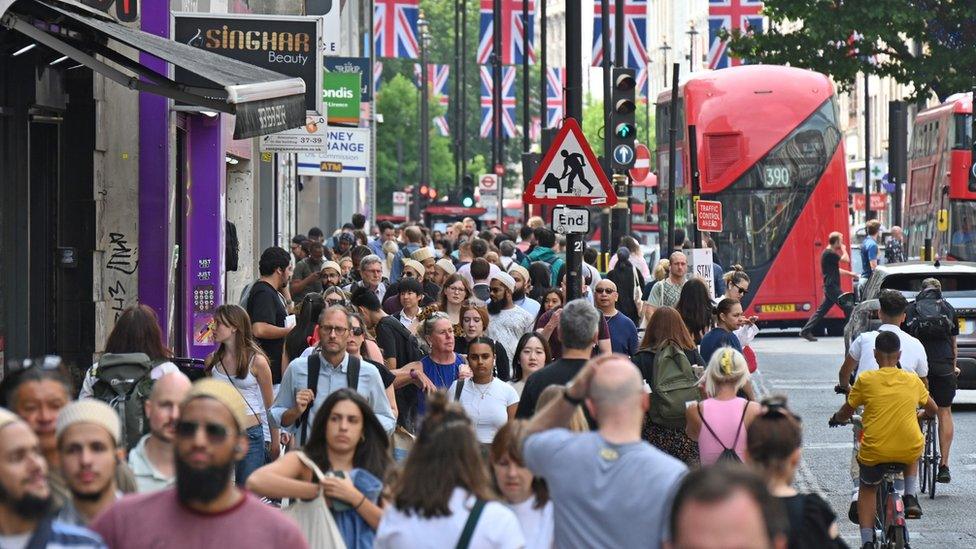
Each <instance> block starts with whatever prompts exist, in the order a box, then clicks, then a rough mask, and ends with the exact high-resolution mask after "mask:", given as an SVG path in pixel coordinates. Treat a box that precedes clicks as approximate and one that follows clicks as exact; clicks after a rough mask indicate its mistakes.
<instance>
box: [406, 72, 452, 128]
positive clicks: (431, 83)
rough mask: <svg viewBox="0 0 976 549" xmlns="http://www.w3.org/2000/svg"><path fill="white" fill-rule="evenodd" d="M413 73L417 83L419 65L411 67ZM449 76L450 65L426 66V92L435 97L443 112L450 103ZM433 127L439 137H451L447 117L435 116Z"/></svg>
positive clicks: (418, 80) (419, 75) (418, 79)
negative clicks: (435, 128)
mask: <svg viewBox="0 0 976 549" xmlns="http://www.w3.org/2000/svg"><path fill="white" fill-rule="evenodd" d="M413 72H414V76H416V82H418V83H419V82H420V77H421V74H420V72H421V71H420V65H419V64H415V65H414V66H413ZM450 74H451V66H450V65H427V91H428V93H430V95H431V96H436V97H437V102H438V103H439V104H441V105H442V106H443V107H444V109H445V111H446V109H447V108H448V105H449V103H450V84H449V82H450ZM434 126H436V127H437V132H438V133H439V134H440V135H442V136H444V137H447V136H449V135H451V132H450V126H449V125H448V124H447V115H440V116H435V117H434Z"/></svg>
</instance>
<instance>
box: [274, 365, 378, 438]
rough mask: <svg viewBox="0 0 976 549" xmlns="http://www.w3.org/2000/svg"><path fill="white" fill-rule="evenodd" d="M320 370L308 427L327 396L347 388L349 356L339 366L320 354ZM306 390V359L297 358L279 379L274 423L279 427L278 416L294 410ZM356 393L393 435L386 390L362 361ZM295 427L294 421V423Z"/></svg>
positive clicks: (369, 366)
mask: <svg viewBox="0 0 976 549" xmlns="http://www.w3.org/2000/svg"><path fill="white" fill-rule="evenodd" d="M319 358H320V359H321V360H322V367H321V368H320V369H319V383H318V387H317V388H316V390H315V400H314V401H312V410H311V411H310V412H309V418H310V419H309V424H311V423H312V419H311V418H314V417H315V414H316V412H318V410H319V408H320V407H321V406H322V403H323V402H325V399H326V398H328V396H329V395H331V394H332V393H334V392H336V391H338V390H339V389H343V388H347V387H348V385H347V384H346V370H347V368H348V367H349V353H346V354H345V355H343V358H342V362H341V363H339V365H338V366H334V365H332V364H330V363H329V361H328V360H326V359H325V357H324V356H322V355H321V354H320V355H319ZM307 388H308V358H307V357H298V358H296V359H295V360H292V361H291V364H289V365H288V369H287V370H285V375H284V376H283V377H282V379H281V387H280V388H279V389H278V396H277V397H275V401H274V404H272V405H271V416H272V417H273V418H274V420H275V422H277V423H278V424H279V425H281V416H283V415H284V414H285V412H287V411H288V410H289V409H290V408H292V407H293V406H295V393H297V392H298V391H299V390H301V389H307ZM356 392H357V393H359V394H360V395H362V396H363V398H365V399H366V401H367V402H369V405H370V407H371V408H372V409H373V412H374V413H375V414H376V419H378V420H380V424H381V425H382V426H383V428H384V429H386V432H387V433H392V432H393V429H394V428H395V427H396V418H395V417H393V409H392V408H391V407H390V400H389V399H388V398H387V397H386V389H385V388H384V387H383V378H381V377H380V372H379V370H377V369H376V366H373V365H372V364H370V363H369V362H366V361H365V360H360V361H359V386H358V387H357V388H356ZM296 423H297V421H296ZM287 427H290V430H291V431H292V432H295V431H296V429H295V424H292V425H290V426H287Z"/></svg>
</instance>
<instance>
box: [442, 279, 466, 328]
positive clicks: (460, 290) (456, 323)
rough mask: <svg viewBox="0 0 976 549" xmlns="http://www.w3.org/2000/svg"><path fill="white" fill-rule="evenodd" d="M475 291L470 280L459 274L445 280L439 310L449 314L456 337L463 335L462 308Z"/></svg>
mask: <svg viewBox="0 0 976 549" xmlns="http://www.w3.org/2000/svg"><path fill="white" fill-rule="evenodd" d="M472 295H473V291H472V290H471V284H469V283H468V280H467V279H466V278H464V277H463V276H461V275H459V274H456V273H455V274H452V275H451V276H449V277H447V278H446V279H445V280H444V285H443V286H442V287H441V297H440V299H439V300H438V302H437V303H438V309H440V311H441V312H442V313H445V314H447V317H448V318H449V319H450V320H451V325H452V326H453V327H454V335H455V336H457V337H460V336H461V335H462V327H461V307H463V306H464V304H465V303H467V302H468V300H469V299H471V296H472Z"/></svg>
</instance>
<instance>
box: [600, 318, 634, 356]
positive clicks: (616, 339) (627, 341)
mask: <svg viewBox="0 0 976 549" xmlns="http://www.w3.org/2000/svg"><path fill="white" fill-rule="evenodd" d="M604 318H606V319H607V328H608V329H609V331H610V347H611V348H612V349H613V352H615V353H620V354H623V355H627V356H634V355H635V354H637V347H638V344H637V325H636V324H634V321H633V320H631V319H629V318H627V317H626V316H624V315H623V314H621V313H620V312H619V311H618V312H617V314H615V315H613V316H604Z"/></svg>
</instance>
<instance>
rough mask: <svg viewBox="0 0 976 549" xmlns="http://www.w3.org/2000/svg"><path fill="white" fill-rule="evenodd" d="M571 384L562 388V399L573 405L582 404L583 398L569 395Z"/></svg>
mask: <svg viewBox="0 0 976 549" xmlns="http://www.w3.org/2000/svg"><path fill="white" fill-rule="evenodd" d="M572 386H573V384H572V383H571V384H569V385H567V386H566V387H565V388H564V389H563V400H565V401H566V402H568V403H570V404H572V405H573V406H579V405H580V404H583V399H582V398H574V397H571V396H569V390H570V388H572Z"/></svg>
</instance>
